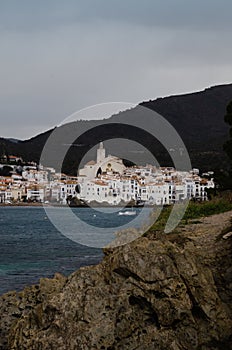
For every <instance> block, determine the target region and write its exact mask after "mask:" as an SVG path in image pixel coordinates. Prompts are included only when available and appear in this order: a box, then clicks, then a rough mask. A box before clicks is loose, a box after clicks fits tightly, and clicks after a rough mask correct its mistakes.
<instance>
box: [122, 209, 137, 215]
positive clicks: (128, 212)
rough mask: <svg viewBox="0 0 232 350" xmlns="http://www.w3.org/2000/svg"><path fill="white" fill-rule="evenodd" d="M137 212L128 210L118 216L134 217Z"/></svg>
mask: <svg viewBox="0 0 232 350" xmlns="http://www.w3.org/2000/svg"><path fill="white" fill-rule="evenodd" d="M136 214H137V213H136V211H135V210H126V211H120V212H119V213H118V215H126V216H132V215H136Z"/></svg>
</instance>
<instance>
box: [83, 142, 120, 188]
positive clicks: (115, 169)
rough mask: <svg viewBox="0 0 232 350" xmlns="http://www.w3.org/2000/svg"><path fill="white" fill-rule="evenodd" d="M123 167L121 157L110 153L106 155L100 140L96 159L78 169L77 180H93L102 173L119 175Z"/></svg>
mask: <svg viewBox="0 0 232 350" xmlns="http://www.w3.org/2000/svg"><path fill="white" fill-rule="evenodd" d="M125 169H126V167H125V165H124V164H123V161H122V159H120V158H118V157H115V156H111V155H108V156H106V150H105V148H104V145H103V142H101V143H100V145H99V147H98V149H97V159H96V161H94V160H91V161H89V162H88V163H87V164H85V166H84V168H82V169H80V170H79V176H78V180H79V181H80V182H82V181H84V180H93V179H95V178H97V177H98V176H100V175H102V174H115V173H118V174H120V175H121V174H122V173H123V171H124V170H125ZM81 180H82V181H81Z"/></svg>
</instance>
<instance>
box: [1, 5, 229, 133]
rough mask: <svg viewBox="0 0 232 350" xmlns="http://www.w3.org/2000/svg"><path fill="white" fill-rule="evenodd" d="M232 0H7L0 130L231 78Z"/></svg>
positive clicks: (32, 128) (30, 127) (46, 124)
mask: <svg viewBox="0 0 232 350" xmlns="http://www.w3.org/2000/svg"><path fill="white" fill-rule="evenodd" d="M231 13H232V1H231V0H194V1H193V0H140V1H139V0H66V1H64V0H63V1H60V0H39V1H37V0H20V1H19V0H1V1H0V48H1V55H0V118H1V129H0V136H3V137H14V138H20V139H25V138H29V137H31V136H34V135H36V134H38V133H40V132H42V131H45V130H47V129H49V128H51V127H53V126H55V125H57V124H59V123H60V122H62V120H64V119H65V118H66V117H67V116H68V115H70V114H72V113H73V112H75V111H76V110H79V109H81V108H84V107H88V106H91V105H93V104H97V103H102V102H111V101H123V102H131V103H136V102H141V101H143V100H148V99H155V98H157V97H160V96H167V95H172V94H180V93H183V92H191V91H196V90H201V89H204V88H206V87H209V86H212V85H218V84H224V83H231V82H232V77H231V74H232V45H231V32H232V21H231Z"/></svg>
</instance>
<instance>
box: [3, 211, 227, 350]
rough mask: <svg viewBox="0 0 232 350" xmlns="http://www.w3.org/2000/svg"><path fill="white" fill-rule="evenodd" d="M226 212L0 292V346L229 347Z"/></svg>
mask: <svg viewBox="0 0 232 350" xmlns="http://www.w3.org/2000/svg"><path fill="white" fill-rule="evenodd" d="M231 216H232V212H229V213H225V214H220V215H217V216H213V217H210V218H206V219H203V220H201V222H197V223H196V222H195V223H193V224H191V225H188V226H185V227H183V228H181V229H178V232H175V233H172V234H169V235H165V236H164V235H162V234H159V233H156V232H150V233H149V234H147V236H146V237H141V238H138V239H137V240H135V241H133V242H132V243H129V244H127V245H125V246H122V247H118V248H113V249H107V250H106V251H105V258H104V259H103V261H102V263H101V264H99V265H97V266H92V267H84V268H81V269H80V270H78V271H77V272H75V273H73V274H72V275H70V276H69V277H68V278H65V277H63V276H61V275H59V274H57V275H55V277H54V279H41V281H40V284H39V285H38V286H32V287H30V288H27V289H25V290H24V291H23V292H21V293H14V292H12V293H8V294H5V295H4V296H2V297H1V300H0V314H1V322H0V327H1V337H0V339H1V340H0V349H12V350H13V349H19V350H23V349H38V350H39V349H42V350H46V349H62V350H63V349H67V350H73V349H108V350H110V349H120V350H121V349H140V350H149V349H150V350H154V349H164V350H167V349H172V350H178V349H179V350H181V349H191V350H192V349H202V350H207V349H232V346H231V344H232V337H231V333H232V332H231V330H232V264H231V258H232V251H231V246H232V235H230V234H229V233H230V232H231V231H232V228H231Z"/></svg>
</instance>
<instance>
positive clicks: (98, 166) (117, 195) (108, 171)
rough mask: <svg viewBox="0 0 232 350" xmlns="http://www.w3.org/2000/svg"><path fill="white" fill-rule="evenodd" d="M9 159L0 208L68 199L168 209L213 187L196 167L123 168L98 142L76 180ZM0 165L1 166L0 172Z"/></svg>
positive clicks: (202, 195) (201, 197)
mask: <svg viewBox="0 0 232 350" xmlns="http://www.w3.org/2000/svg"><path fill="white" fill-rule="evenodd" d="M10 157H11V158H9V164H8V166H10V167H11V168H12V171H11V174H10V176H0V203H2V204H5V205H7V204H9V205H10V204H20V203H43V204H50V203H51V204H57V205H67V204H70V201H73V200H74V202H75V200H76V203H79V204H80V203H86V204H91V203H93V202H95V203H98V204H100V205H101V204H102V205H104V204H108V205H121V204H126V203H133V204H134V205H144V204H145V205H169V204H173V203H177V202H182V201H184V200H187V199H194V200H198V201H206V200H207V199H208V197H207V190H208V189H210V188H214V187H215V183H214V180H213V178H212V176H213V173H212V172H208V173H205V174H203V175H202V176H200V175H199V170H198V169H192V170H191V171H178V170H176V169H175V168H173V167H155V166H153V165H146V166H139V165H135V166H132V167H126V166H125V165H124V164H123V161H122V160H121V159H120V158H118V157H115V156H111V155H106V150H105V148H104V145H103V143H102V142H101V143H100V145H99V147H98V149H97V157H96V161H94V160H92V161H89V162H88V163H87V164H86V165H85V166H84V167H83V168H82V169H80V170H79V171H78V174H77V176H68V175H65V174H61V173H57V172H56V170H55V169H53V168H50V167H43V166H42V165H37V164H36V163H33V162H32V163H30V164H27V165H24V166H19V165H18V161H20V158H19V157H15V156H10ZM4 166H5V165H4ZM2 167H3V164H0V169H1V168H2ZM19 170H20V171H19Z"/></svg>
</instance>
